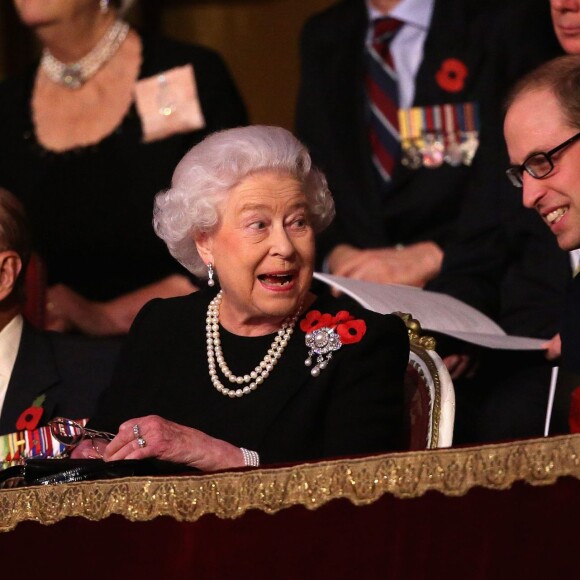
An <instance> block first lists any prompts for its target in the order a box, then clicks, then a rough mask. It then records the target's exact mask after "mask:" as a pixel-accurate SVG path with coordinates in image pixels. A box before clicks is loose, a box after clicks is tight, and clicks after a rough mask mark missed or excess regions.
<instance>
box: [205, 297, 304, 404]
mask: <svg viewBox="0 0 580 580" xmlns="http://www.w3.org/2000/svg"><path fill="white" fill-rule="evenodd" d="M222 297H223V291H222V290H220V291H219V292H218V294H217V296H216V297H215V298H214V299H213V300H212V301H211V302H210V303H209V306H208V308H207V318H206V319H205V325H206V326H205V333H206V337H207V339H206V344H207V364H208V368H209V376H210V379H211V382H212V383H213V386H214V387H215V388H216V389H217V390H218V391H219V392H220V393H222V395H227V396H228V397H232V398H233V397H242V396H243V395H247V394H249V393H251V392H252V391H255V390H256V389H257V388H258V385H261V384H262V383H263V382H264V380H265V379H267V378H268V377H269V376H270V373H271V372H272V370H273V369H274V366H275V365H276V363H277V362H278V360H279V359H280V357H281V356H282V353H283V352H284V349H285V348H286V346H287V345H288V341H289V340H290V337H291V336H292V333H293V332H294V326H295V325H296V321H297V320H298V316H299V315H300V311H301V310H302V305H300V307H299V308H298V311H297V312H296V314H294V315H293V316H289V317H288V318H286V319H285V320H284V322H283V323H282V327H281V328H280V330H278V333H277V334H276V338H275V339H274V341H273V342H272V344H271V345H270V348H269V349H268V352H267V354H266V356H265V357H264V358H263V359H262V361H261V362H260V364H259V365H258V366H256V368H255V369H254V370H253V371H252V372H251V373H249V374H247V375H243V376H241V375H240V376H237V375H234V373H232V371H231V370H230V369H229V367H228V365H227V363H226V361H225V359H224V353H223V352H222V346H221V339H220V325H219V317H220V304H221V301H222ZM218 368H219V369H220V370H221V372H222V373H223V375H224V376H225V377H226V379H228V380H229V382H230V383H235V384H236V385H239V386H238V388H234V389H228V388H227V387H224V386H223V385H222V383H221V381H220V380H219V378H218V370H217V369H218ZM241 385H244V386H243V387H242V386H241Z"/></svg>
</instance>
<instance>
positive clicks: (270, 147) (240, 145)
mask: <svg viewBox="0 0 580 580" xmlns="http://www.w3.org/2000/svg"><path fill="white" fill-rule="evenodd" d="M261 171H275V172H279V173H281V174H284V175H290V176H291V177H293V178H295V179H296V180H298V181H299V182H300V184H301V185H302V188H303V191H304V193H305V195H306V198H307V201H308V207H309V213H310V218H311V220H312V225H313V229H314V231H315V232H316V233H318V232H320V231H322V230H323V229H324V228H325V227H326V226H328V224H329V223H330V222H331V221H332V219H333V217H334V213H335V210H334V201H333V199H332V195H331V193H330V191H329V189H328V186H327V184H326V178H325V177H324V175H323V174H322V172H321V171H319V170H318V169H317V168H316V167H314V166H313V165H312V161H311V159H310V155H309V153H308V150H307V149H306V147H305V146H304V145H303V144H302V143H300V141H298V139H296V137H294V135H292V133H290V131H288V130H286V129H283V128H281V127H272V126H265V125H251V126H247V127H237V128H235V129H226V130H224V131H218V132H216V133H212V134H211V135H209V136H208V137H206V138H205V139H204V140H203V141H201V142H200V143H198V144H197V145H195V146H194V147H193V148H192V149H190V151H189V152H188V153H186V154H185V156H184V157H183V159H182V160H181V161H180V162H179V164H178V165H177V167H176V168H175V171H174V173H173V178H172V181H171V187H170V188H169V189H167V190H164V191H160V192H159V193H158V194H157V195H156V197H155V206H154V210H153V227H154V228H155V232H156V234H157V235H158V236H159V237H160V238H161V239H162V240H163V241H164V242H165V243H166V245H167V248H168V249H169V252H170V253H171V255H172V256H173V257H174V258H175V259H176V260H177V261H178V262H180V263H181V264H182V265H183V266H185V268H186V269H187V270H189V271H190V272H191V273H192V274H194V275H196V276H198V277H199V278H204V277H206V276H207V272H206V266H205V264H204V262H203V260H202V259H201V257H200V256H199V254H198V252H197V248H196V245H195V241H194V240H195V238H196V237H198V236H199V235H200V234H211V233H213V232H215V230H216V229H217V228H218V226H219V222H220V206H221V205H222V204H223V202H224V201H225V199H226V197H227V195H228V192H229V191H230V190H231V189H232V188H233V187H235V186H236V185H238V184H239V183H240V182H241V181H242V180H243V179H245V178H246V177H248V176H250V175H252V174H254V173H258V172H261Z"/></svg>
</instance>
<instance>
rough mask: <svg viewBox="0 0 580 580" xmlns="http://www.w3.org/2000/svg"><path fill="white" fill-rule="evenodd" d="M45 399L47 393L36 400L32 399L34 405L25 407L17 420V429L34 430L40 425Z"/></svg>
mask: <svg viewBox="0 0 580 580" xmlns="http://www.w3.org/2000/svg"><path fill="white" fill-rule="evenodd" d="M45 399H46V395H39V396H38V397H36V399H34V401H32V405H31V406H30V407H28V409H24V411H23V412H22V414H21V415H20V417H18V420H17V421H16V430H17V431H32V430H33V429H36V427H38V423H39V422H40V418H41V417H42V414H43V413H44V409H43V408H42V405H44V401H45Z"/></svg>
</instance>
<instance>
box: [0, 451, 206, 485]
mask: <svg viewBox="0 0 580 580" xmlns="http://www.w3.org/2000/svg"><path fill="white" fill-rule="evenodd" d="M184 472H187V473H189V474H191V473H199V471H198V470H197V469H194V468H188V467H185V466H183V465H179V464H176V463H170V462H168V461H160V460H158V459H121V460H118V461H103V460H102V459H69V458H65V459H40V458H32V459H26V460H25V461H24V463H23V464H22V465H14V466H12V467H8V468H7V469H4V470H2V471H0V489H1V488H12V487H24V486H29V485H55V484H59V483H74V482H77V481H92V480H96V479H114V478H118V477H131V476H138V475H169V474H178V473H184Z"/></svg>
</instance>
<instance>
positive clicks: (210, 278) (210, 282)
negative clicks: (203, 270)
mask: <svg viewBox="0 0 580 580" xmlns="http://www.w3.org/2000/svg"><path fill="white" fill-rule="evenodd" d="M207 285H208V286H209V287H210V288H213V287H214V286H215V280H214V279H213V264H212V263H211V262H210V263H209V264H208V265H207Z"/></svg>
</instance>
